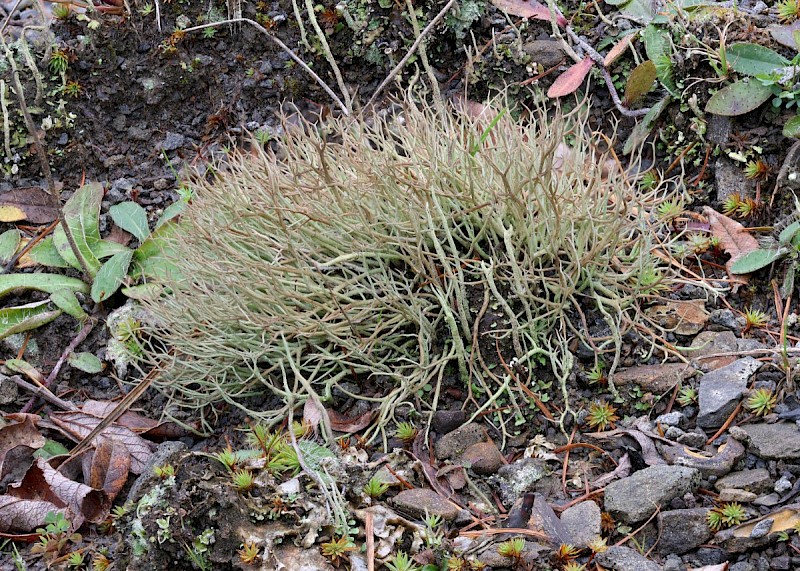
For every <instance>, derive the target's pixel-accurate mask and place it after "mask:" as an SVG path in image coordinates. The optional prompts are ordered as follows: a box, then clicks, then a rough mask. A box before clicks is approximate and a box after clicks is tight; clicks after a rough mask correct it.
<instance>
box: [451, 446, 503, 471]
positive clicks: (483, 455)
mask: <svg viewBox="0 0 800 571" xmlns="http://www.w3.org/2000/svg"><path fill="white" fill-rule="evenodd" d="M458 463H459V464H461V465H462V466H467V467H469V468H471V469H472V471H473V472H475V473H476V474H483V475H488V474H494V473H495V472H497V470H498V469H499V468H500V466H502V465H503V464H504V463H505V458H503V455H502V454H501V453H500V450H498V449H497V445H496V444H495V443H494V442H492V441H491V440H489V441H486V442H478V443H476V444H473V445H472V446H470V447H469V448H467V449H466V450H464V453H463V454H461V456H460V457H459V458H458Z"/></svg>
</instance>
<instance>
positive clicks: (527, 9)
mask: <svg viewBox="0 0 800 571" xmlns="http://www.w3.org/2000/svg"><path fill="white" fill-rule="evenodd" d="M492 4H494V5H495V6H496V7H497V8H499V9H500V10H502V11H503V12H506V13H507V14H511V15H512V16H519V17H521V18H533V19H535V20H544V21H546V22H549V21H550V8H548V7H547V6H545V5H544V4H541V3H539V2H538V1H537V0H492ZM556 24H558V25H559V26H561V27H562V28H563V27H564V26H566V25H567V19H566V18H565V17H564V16H563V15H562V14H561V13H560V12H557V13H556Z"/></svg>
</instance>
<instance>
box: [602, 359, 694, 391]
mask: <svg viewBox="0 0 800 571" xmlns="http://www.w3.org/2000/svg"><path fill="white" fill-rule="evenodd" d="M696 373H697V371H696V370H695V369H694V368H692V367H690V366H689V365H686V364H684V363H664V364H663V365H642V366H640V367H631V368H629V369H624V370H622V371H618V372H617V373H616V374H615V375H614V384H615V385H617V386H618V387H621V386H624V385H629V384H635V385H639V386H640V387H642V388H643V389H645V390H648V391H652V392H654V393H664V392H667V391H669V390H672V389H673V388H674V387H675V385H677V384H678V383H681V382H683V381H685V380H686V379H688V378H691V377H693V376H694V375H695V374H696Z"/></svg>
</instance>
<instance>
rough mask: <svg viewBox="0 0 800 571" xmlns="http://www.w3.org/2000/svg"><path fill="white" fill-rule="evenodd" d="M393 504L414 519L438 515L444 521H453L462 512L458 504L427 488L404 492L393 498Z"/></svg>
mask: <svg viewBox="0 0 800 571" xmlns="http://www.w3.org/2000/svg"><path fill="white" fill-rule="evenodd" d="M392 504H393V505H394V506H395V507H397V508H398V509H400V510H403V511H405V512H407V513H408V514H410V515H411V516H413V517H420V518H422V517H425V514H430V515H438V516H439V517H441V518H442V519H443V520H444V521H453V520H454V519H456V517H457V516H458V512H459V511H461V508H459V507H458V506H457V505H456V504H454V503H453V502H451V501H449V500H448V499H447V498H445V497H444V496H440V495H439V494H437V493H436V492H434V491H433V490H429V489H427V488H414V489H413V490H403V491H402V492H400V493H399V494H397V495H396V496H395V497H394V498H392Z"/></svg>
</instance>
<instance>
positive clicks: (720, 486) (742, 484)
mask: <svg viewBox="0 0 800 571" xmlns="http://www.w3.org/2000/svg"><path fill="white" fill-rule="evenodd" d="M714 487H715V488H716V489H717V490H719V491H722V490H724V489H726V488H736V489H738V490H746V491H748V492H753V493H754V494H762V493H765V492H769V491H770V490H771V489H772V478H771V477H770V475H769V472H768V471H767V470H766V469H764V468H756V469H754V470H742V471H741V472H733V473H731V474H728V475H727V476H724V477H722V478H720V479H719V480H717V481H716V482H715V483H714Z"/></svg>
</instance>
